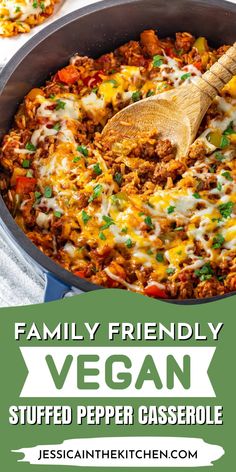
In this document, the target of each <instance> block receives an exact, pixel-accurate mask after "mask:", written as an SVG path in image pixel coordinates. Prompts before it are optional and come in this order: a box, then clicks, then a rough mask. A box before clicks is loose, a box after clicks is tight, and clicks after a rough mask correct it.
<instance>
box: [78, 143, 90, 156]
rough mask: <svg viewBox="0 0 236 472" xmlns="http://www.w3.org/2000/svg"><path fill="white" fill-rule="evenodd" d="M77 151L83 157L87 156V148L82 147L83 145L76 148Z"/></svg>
mask: <svg viewBox="0 0 236 472" xmlns="http://www.w3.org/2000/svg"><path fill="white" fill-rule="evenodd" d="M77 151H78V152H80V153H81V154H83V156H85V157H87V156H88V148H87V147H86V146H84V144H81V146H77Z"/></svg>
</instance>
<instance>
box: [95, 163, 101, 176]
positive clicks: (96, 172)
mask: <svg viewBox="0 0 236 472" xmlns="http://www.w3.org/2000/svg"><path fill="white" fill-rule="evenodd" d="M93 172H95V174H96V175H101V174H102V169H101V167H100V165H99V163H98V162H97V164H95V165H94V166H93Z"/></svg>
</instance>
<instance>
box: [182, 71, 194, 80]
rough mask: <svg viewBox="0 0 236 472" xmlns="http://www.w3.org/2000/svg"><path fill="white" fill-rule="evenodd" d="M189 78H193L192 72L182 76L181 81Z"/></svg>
mask: <svg viewBox="0 0 236 472" xmlns="http://www.w3.org/2000/svg"><path fill="white" fill-rule="evenodd" d="M189 77H191V73H190V72H187V73H186V74H183V75H181V77H180V78H181V80H187V79H189Z"/></svg>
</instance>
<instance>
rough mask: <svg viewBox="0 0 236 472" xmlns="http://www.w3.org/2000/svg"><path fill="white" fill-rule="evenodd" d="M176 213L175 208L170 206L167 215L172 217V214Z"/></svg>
mask: <svg viewBox="0 0 236 472" xmlns="http://www.w3.org/2000/svg"><path fill="white" fill-rule="evenodd" d="M174 211H175V206H172V205H170V206H169V207H168V208H167V213H168V215H170V214H171V213H174Z"/></svg>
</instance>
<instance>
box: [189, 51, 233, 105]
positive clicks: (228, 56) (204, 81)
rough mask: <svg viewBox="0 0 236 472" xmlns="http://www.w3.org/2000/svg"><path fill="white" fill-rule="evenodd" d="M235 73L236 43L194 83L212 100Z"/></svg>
mask: <svg viewBox="0 0 236 472" xmlns="http://www.w3.org/2000/svg"><path fill="white" fill-rule="evenodd" d="M235 74H236V43H234V44H233V46H232V47H231V48H229V49H228V51H226V53H225V54H224V55H223V56H221V58H220V59H219V60H218V61H217V62H215V64H213V66H211V68H210V69H209V70H208V71H207V72H205V74H203V75H202V77H201V78H199V79H198V81H197V82H196V83H195V85H197V87H198V88H199V89H200V90H201V92H203V93H204V94H207V95H208V97H210V99H211V100H213V98H215V97H216V95H218V93H219V92H220V91H221V90H222V88H223V87H224V85H225V84H227V82H229V80H230V79H232V77H233V75H235Z"/></svg>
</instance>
